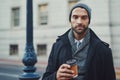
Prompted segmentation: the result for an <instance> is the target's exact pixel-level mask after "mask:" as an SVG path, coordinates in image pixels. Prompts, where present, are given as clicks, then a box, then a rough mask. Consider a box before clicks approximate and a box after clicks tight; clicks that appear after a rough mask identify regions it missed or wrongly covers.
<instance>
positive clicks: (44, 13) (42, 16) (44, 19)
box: [38, 4, 48, 25]
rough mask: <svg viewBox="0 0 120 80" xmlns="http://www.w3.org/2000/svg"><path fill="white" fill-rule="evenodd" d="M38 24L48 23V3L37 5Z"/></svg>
mask: <svg viewBox="0 0 120 80" xmlns="http://www.w3.org/2000/svg"><path fill="white" fill-rule="evenodd" d="M38 16H39V20H38V21H39V25H47V24H48V5H47V4H41V5H39V13H38Z"/></svg>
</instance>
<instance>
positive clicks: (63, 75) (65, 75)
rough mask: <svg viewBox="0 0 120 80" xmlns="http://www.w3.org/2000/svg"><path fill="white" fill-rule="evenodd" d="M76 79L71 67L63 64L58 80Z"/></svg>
mask: <svg viewBox="0 0 120 80" xmlns="http://www.w3.org/2000/svg"><path fill="white" fill-rule="evenodd" d="M73 77H74V71H72V70H70V65H68V64H62V65H61V66H60V67H59V69H58V71H57V74H56V78H57V80H71V79H72V78H73Z"/></svg>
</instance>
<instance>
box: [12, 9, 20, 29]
mask: <svg viewBox="0 0 120 80" xmlns="http://www.w3.org/2000/svg"><path fill="white" fill-rule="evenodd" d="M19 25H20V8H12V27H18V26H19Z"/></svg>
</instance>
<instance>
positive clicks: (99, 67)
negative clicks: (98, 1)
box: [42, 30, 116, 80]
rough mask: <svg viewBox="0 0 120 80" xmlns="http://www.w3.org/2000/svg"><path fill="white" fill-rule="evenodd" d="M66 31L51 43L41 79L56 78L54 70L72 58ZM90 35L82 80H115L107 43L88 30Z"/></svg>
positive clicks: (110, 53) (49, 79)
mask: <svg viewBox="0 0 120 80" xmlns="http://www.w3.org/2000/svg"><path fill="white" fill-rule="evenodd" d="M68 32H69V31H67V32H66V33H65V34H63V35H62V36H60V37H59V38H58V39H57V41H56V42H55V43H54V44H53V47H52V50H51V53H50V56H49V60H48V66H47V68H46V72H45V73H44V75H43V78H42V80H56V72H57V70H58V68H59V67H60V65H62V64H63V63H65V62H66V61H67V60H68V59H71V58H72V49H71V45H70V42H69V39H68ZM90 35H91V37H90V47H89V51H88V57H87V61H86V62H87V72H86V74H85V79H84V80H116V78H115V71H114V67H113V58H112V52H111V49H110V48H109V45H108V44H107V43H105V42H103V41H101V40H100V39H99V38H98V37H97V36H96V35H95V33H94V32H93V31H92V30H90Z"/></svg>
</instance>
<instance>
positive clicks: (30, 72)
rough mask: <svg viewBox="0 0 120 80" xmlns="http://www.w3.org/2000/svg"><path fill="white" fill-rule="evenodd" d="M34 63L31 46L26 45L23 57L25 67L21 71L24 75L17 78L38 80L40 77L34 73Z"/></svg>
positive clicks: (33, 53) (34, 58) (34, 56)
mask: <svg viewBox="0 0 120 80" xmlns="http://www.w3.org/2000/svg"><path fill="white" fill-rule="evenodd" d="M36 62H37V58H36V54H35V52H34V48H33V44H29V45H26V53H25V55H24V57H23V63H24V65H25V67H24V69H23V71H24V74H23V75H21V76H20V77H19V79H20V80H39V78H40V75H39V74H37V73H34V72H35V71H36V67H34V65H35V63H36Z"/></svg>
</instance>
